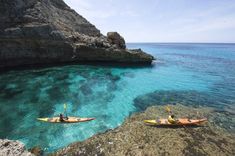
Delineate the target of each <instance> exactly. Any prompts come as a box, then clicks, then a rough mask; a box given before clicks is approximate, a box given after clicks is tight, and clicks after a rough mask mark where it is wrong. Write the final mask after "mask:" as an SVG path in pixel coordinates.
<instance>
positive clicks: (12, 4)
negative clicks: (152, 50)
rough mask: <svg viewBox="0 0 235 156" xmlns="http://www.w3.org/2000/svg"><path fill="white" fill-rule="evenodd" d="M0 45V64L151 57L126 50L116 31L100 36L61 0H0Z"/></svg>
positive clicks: (125, 60)
mask: <svg viewBox="0 0 235 156" xmlns="http://www.w3.org/2000/svg"><path fill="white" fill-rule="evenodd" d="M0 46H1V47H0V67H9V66H18V65H28V64H48V63H61V62H83V61H105V62H123V63H148V64H150V63H151V62H152V60H153V57H152V56H151V55H149V54H146V53H144V52H143V51H141V50H127V49H126V45H125V41H124V39H123V38H122V37H121V36H120V35H119V34H118V33H115V32H112V33H108V37H106V36H104V35H102V34H101V33H100V31H99V30H98V29H97V28H96V27H95V26H94V25H92V24H91V23H89V22H88V21H87V20H86V19H85V18H83V17H82V16H80V15H79V14H77V13H76V12H75V11H74V10H72V9H71V8H70V7H69V6H67V5H66V4H65V3H64V1H63V0H14V1H9V0H0Z"/></svg>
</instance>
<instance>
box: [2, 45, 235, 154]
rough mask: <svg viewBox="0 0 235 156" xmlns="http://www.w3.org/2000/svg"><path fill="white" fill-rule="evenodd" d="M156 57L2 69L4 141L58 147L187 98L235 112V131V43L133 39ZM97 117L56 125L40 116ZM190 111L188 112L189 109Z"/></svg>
mask: <svg viewBox="0 0 235 156" xmlns="http://www.w3.org/2000/svg"><path fill="white" fill-rule="evenodd" d="M127 46H128V48H141V49H142V50H144V51H146V52H148V53H150V54H152V55H153V56H155V57H156V61H154V63H153V65H152V66H150V67H125V66H120V67H115V66H103V65H97V66H92V65H67V66H61V67H49V68H41V69H28V70H27V69H25V70H15V71H14V70H12V71H8V72H3V73H1V74H0V90H1V92H0V106H1V108H0V114H1V118H0V138H8V139H16V140H20V141H22V142H24V143H25V144H26V146H27V148H30V147H33V146H37V145H39V146H41V147H42V148H43V149H44V150H45V151H46V152H51V151H54V150H56V149H58V148H61V147H63V146H66V145H68V144H69V143H72V142H75V141H82V140H85V139H87V138H89V137H91V136H92V135H94V134H97V133H99V132H104V131H106V130H108V129H112V128H115V127H117V126H119V125H121V124H122V123H123V121H124V119H125V118H127V117H129V116H130V115H131V114H132V113H134V112H140V111H144V110H145V109H146V108H147V107H148V106H152V105H165V104H176V103H181V104H184V105H188V106H193V107H199V106H200V107H213V108H215V109H216V110H218V111H220V112H224V113H225V114H226V113H228V114H232V118H231V116H229V117H228V119H226V121H231V122H228V123H227V124H226V123H225V124H224V125H223V127H224V128H226V129H228V130H229V131H231V132H234V131H235V127H234V125H235V124H234V122H232V121H234V114H233V112H235V44H198V43H192V44H189V43H185V44H184V43H129V44H127ZM64 103H67V105H68V106H67V108H68V110H67V112H68V114H69V115H70V116H81V117H95V118H96V120H94V121H91V122H86V123H78V124H50V123H42V122H39V121H37V120H36V118H37V117H52V116H58V114H59V113H61V112H63V104H64ZM186 113H187V112H186Z"/></svg>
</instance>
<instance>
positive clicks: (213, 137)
mask: <svg viewBox="0 0 235 156" xmlns="http://www.w3.org/2000/svg"><path fill="white" fill-rule="evenodd" d="M170 107H171V109H172V110H174V114H175V115H176V116H177V117H189V118H202V117H207V118H208V119H209V122H208V123H207V124H206V125H205V126H203V127H186V128H184V127H177V128H169V127H155V126H147V125H145V124H144V123H143V120H146V119H156V118H157V117H160V118H166V117H167V116H168V114H167V113H166V112H165V107H164V106H159V107H149V108H148V109H147V110H146V111H145V112H144V113H138V114H135V115H133V116H131V117H130V118H129V119H127V120H126V121H125V122H124V124H123V125H122V126H120V127H119V128H116V129H114V130H110V131H107V132H106V133H103V134H97V135H95V136H93V137H91V138H90V139H88V140H85V141H84V142H77V143H73V144H71V145H69V146H68V147H65V148H63V149H61V150H59V151H57V152H55V153H54V154H52V155H79V156H86V155H105V156H106V155H107V156H109V155H110V156H124V155H133V156H142V155H153V156H158V155H211V156H214V155H231V156H232V155H235V149H234V147H235V136H234V134H231V133H228V132H227V131H226V130H224V129H222V128H221V127H217V126H218V124H217V123H216V122H213V118H214V117H215V116H217V115H219V114H218V113H215V112H214V110H213V109H211V108H203V109H202V108H192V107H186V106H183V105H180V104H177V105H174V106H170ZM185 112H187V114H186V113H185Z"/></svg>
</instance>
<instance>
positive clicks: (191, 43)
mask: <svg viewBox="0 0 235 156" xmlns="http://www.w3.org/2000/svg"><path fill="white" fill-rule="evenodd" d="M126 43H127V44H131V43H145V44H148V43H150V44H151V43H160V44H161V43H162V44H166V43H174V44H235V42H145V41H143V42H139V41H138V42H126Z"/></svg>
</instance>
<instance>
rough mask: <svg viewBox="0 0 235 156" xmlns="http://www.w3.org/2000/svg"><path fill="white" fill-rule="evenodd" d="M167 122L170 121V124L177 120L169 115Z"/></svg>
mask: <svg viewBox="0 0 235 156" xmlns="http://www.w3.org/2000/svg"><path fill="white" fill-rule="evenodd" d="M168 122H169V123H171V124H174V123H176V122H177V120H176V119H175V116H174V115H169V117H168Z"/></svg>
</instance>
